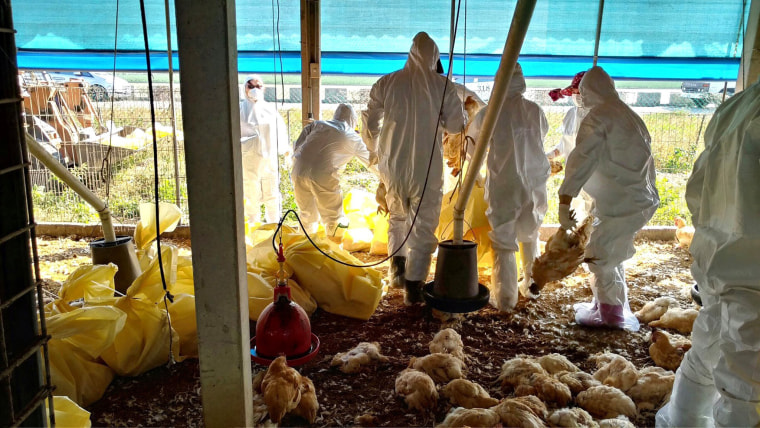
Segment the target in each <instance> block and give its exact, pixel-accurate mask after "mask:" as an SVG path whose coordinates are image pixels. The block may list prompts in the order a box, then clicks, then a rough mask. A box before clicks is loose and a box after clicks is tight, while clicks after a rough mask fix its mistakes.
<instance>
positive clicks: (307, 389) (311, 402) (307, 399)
mask: <svg viewBox="0 0 760 428" xmlns="http://www.w3.org/2000/svg"><path fill="white" fill-rule="evenodd" d="M317 410H319V402H318V401H317V391H316V389H314V382H312V381H311V379H309V378H308V377H306V376H301V400H300V401H299V402H298V405H297V406H296V408H295V409H293V411H291V412H290V413H291V414H294V415H296V416H300V417H302V418H303V419H305V420H307V421H308V422H309V423H310V424H313V423H314V420H315V419H317Z"/></svg>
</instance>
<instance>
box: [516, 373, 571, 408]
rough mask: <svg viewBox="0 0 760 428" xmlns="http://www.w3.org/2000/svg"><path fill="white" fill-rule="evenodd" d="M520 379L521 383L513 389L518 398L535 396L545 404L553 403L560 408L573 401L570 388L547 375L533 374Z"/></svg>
mask: <svg viewBox="0 0 760 428" xmlns="http://www.w3.org/2000/svg"><path fill="white" fill-rule="evenodd" d="M521 379H522V383H520V385H518V386H517V387H516V388H515V395H516V396H518V397H521V396H529V395H535V396H536V397H538V398H539V399H541V400H542V401H543V402H545V403H555V404H557V405H558V406H560V407H562V406H566V405H567V403H569V402H570V400H572V399H573V395H572V393H571V392H570V388H569V387H568V386H567V385H565V384H564V383H562V382H560V381H559V380H557V379H555V378H553V377H551V376H550V375H548V374H542V373H533V374H531V375H530V377H528V378H525V377H523V378H521Z"/></svg>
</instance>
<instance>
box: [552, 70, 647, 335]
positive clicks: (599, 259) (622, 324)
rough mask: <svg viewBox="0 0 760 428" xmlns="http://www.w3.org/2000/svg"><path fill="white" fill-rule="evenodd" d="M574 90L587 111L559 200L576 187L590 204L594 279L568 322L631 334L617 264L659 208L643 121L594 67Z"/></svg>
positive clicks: (631, 321)
mask: <svg viewBox="0 0 760 428" xmlns="http://www.w3.org/2000/svg"><path fill="white" fill-rule="evenodd" d="M580 92H581V95H582V96H583V103H584V104H585V105H586V107H587V108H589V112H588V114H587V115H586V117H585V118H584V119H583V122H581V126H580V128H579V130H578V136H577V138H576V146H575V149H574V150H573V151H572V152H571V153H570V155H569V156H568V158H567V163H566V170H565V179H564V181H563V182H562V185H561V186H560V188H559V194H560V195H570V196H572V197H576V196H578V193H579V192H580V191H581V188H582V189H583V190H585V191H586V192H587V193H588V194H589V195H590V196H591V197H592V198H593V199H594V203H595V208H594V215H595V216H596V219H595V221H594V231H593V232H592V233H591V238H590V239H589V243H588V245H587V247H586V257H592V258H594V259H595V261H594V262H593V263H589V264H588V267H589V270H590V271H591V272H592V273H593V274H594V279H593V281H592V285H591V289H592V291H593V293H594V301H593V302H592V303H580V304H577V305H576V306H575V311H576V312H575V318H576V321H577V322H578V323H580V324H584V325H603V324H608V325H611V326H613V327H619V328H625V329H628V330H631V331H637V330H638V329H639V322H638V320H637V319H636V317H635V316H634V315H633V313H632V312H631V310H630V308H629V306H628V297H627V289H626V283H625V272H624V268H623V262H624V261H625V260H628V259H630V258H631V257H633V255H634V254H635V253H636V249H635V248H634V246H633V238H634V235H635V234H636V232H637V231H638V230H639V229H641V228H642V227H644V225H646V224H647V222H648V221H649V219H650V218H652V216H653V215H654V212H655V211H656V210H657V207H658V206H659V203H660V198H659V194H658V193H657V188H656V187H655V168H654V159H653V158H652V151H651V147H650V141H651V139H650V136H649V131H647V128H646V125H645V124H644V122H643V121H642V120H641V118H640V117H639V116H638V115H637V114H636V113H635V112H634V111H633V110H631V108H630V107H628V106H627V105H626V104H625V103H624V102H623V101H621V100H620V97H619V96H618V94H617V91H616V90H615V84H614V82H613V81H612V78H610V76H609V75H608V74H607V73H606V72H605V71H604V70H603V69H602V68H601V67H593V68H591V69H590V70H589V71H588V72H587V73H586V74H585V75H584V76H583V80H582V81H581V84H580ZM610 314H611V315H614V316H613V317H612V318H614V319H615V322H614V323H612V324H610V322H609V319H610V318H606V316H607V315H610ZM605 318H606V319H605Z"/></svg>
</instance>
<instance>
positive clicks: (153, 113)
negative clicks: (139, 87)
mask: <svg viewBox="0 0 760 428" xmlns="http://www.w3.org/2000/svg"><path fill="white" fill-rule="evenodd" d="M140 18H141V19H142V29H143V41H144V42H145V64H146V68H147V70H148V96H149V99H150V124H151V132H152V133H153V185H154V197H155V202H156V250H157V252H158V254H157V255H156V257H158V269H159V271H160V272H161V286H163V288H164V308H165V309H166V320H167V322H168V323H169V361H171V362H174V354H173V352H172V337H171V335H172V321H171V317H170V316H169V303H167V300H168V301H170V302H172V303H174V296H172V294H171V293H170V292H169V290H168V289H167V288H166V276H165V274H164V263H163V257H162V256H161V231H160V230H159V224H160V217H159V209H158V208H159V202H160V197H159V193H158V185H159V180H158V140H157V138H156V107H155V105H154V101H153V76H152V73H151V68H150V49H149V46H148V25H147V23H146V19H145V0H140Z"/></svg>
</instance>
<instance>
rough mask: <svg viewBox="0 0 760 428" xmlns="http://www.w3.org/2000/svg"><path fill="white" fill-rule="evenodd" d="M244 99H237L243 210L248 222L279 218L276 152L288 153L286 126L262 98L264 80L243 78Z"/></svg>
mask: <svg viewBox="0 0 760 428" xmlns="http://www.w3.org/2000/svg"><path fill="white" fill-rule="evenodd" d="M244 90H245V99H243V100H242V101H241V102H240V143H241V145H242V155H243V156H242V157H243V194H244V195H245V214H246V216H248V221H249V222H250V223H253V222H257V221H260V220H261V204H264V212H265V215H264V220H265V221H266V222H267V223H277V222H278V221H279V220H280V211H281V207H280V204H281V199H282V198H281V195H280V181H279V159H278V154H282V155H286V157H288V156H289V154H290V146H289V141H288V129H287V127H286V126H285V121H284V120H282V116H280V113H279V112H278V111H277V107H276V106H275V105H274V104H271V103H268V102H267V101H265V100H264V82H263V81H262V80H261V78H260V77H259V76H257V75H252V76H249V77H248V78H246V81H245V84H244Z"/></svg>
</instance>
